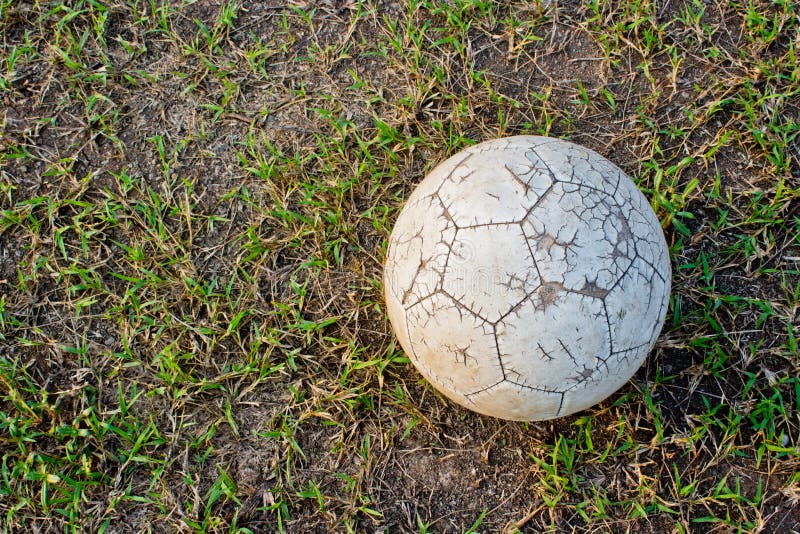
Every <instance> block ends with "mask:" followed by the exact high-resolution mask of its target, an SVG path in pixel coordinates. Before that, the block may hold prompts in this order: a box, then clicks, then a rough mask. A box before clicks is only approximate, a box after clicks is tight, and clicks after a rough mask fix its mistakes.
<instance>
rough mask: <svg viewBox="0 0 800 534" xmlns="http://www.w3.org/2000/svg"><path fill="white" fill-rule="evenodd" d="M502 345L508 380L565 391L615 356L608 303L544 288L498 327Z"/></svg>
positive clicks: (589, 377) (548, 287)
mask: <svg viewBox="0 0 800 534" xmlns="http://www.w3.org/2000/svg"><path fill="white" fill-rule="evenodd" d="M497 345H498V348H499V350H500V360H501V361H502V363H503V371H504V373H505V377H506V379H507V380H510V381H513V382H516V383H519V384H521V385H524V386H530V387H535V388H542V389H554V388H553V386H552V384H562V385H563V386H562V388H560V389H559V391H566V390H567V389H568V388H570V387H571V386H573V385H575V384H578V383H581V382H585V381H587V380H592V379H593V377H594V373H595V370H596V369H597V367H598V361H600V360H602V359H604V358H606V357H607V356H608V355H609V353H610V351H611V344H610V342H609V338H608V324H607V323H606V317H605V313H604V311H603V302H602V301H601V300H599V299H596V298H592V297H588V296H584V295H578V294H575V293H571V292H568V291H564V290H563V289H562V288H560V287H557V286H553V285H548V284H545V285H543V286H542V288H540V289H539V290H537V291H536V292H534V294H533V295H531V298H530V299H528V300H526V301H525V302H523V303H522V304H521V305H520V306H519V307H518V308H516V309H515V310H514V312H513V313H512V314H510V315H509V316H508V317H507V318H505V319H503V320H501V321H500V322H499V323H498V324H497Z"/></svg>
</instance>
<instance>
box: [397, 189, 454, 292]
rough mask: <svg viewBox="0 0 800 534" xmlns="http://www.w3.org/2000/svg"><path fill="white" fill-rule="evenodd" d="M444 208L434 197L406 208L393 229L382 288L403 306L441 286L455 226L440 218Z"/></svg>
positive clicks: (445, 218) (420, 200) (419, 200)
mask: <svg viewBox="0 0 800 534" xmlns="http://www.w3.org/2000/svg"><path fill="white" fill-rule="evenodd" d="M443 210H444V207H443V206H442V204H441V202H440V201H439V199H438V198H437V197H435V196H428V197H423V198H420V199H418V200H416V201H415V202H413V203H411V204H409V205H407V206H406V207H405V208H404V209H403V212H402V213H401V214H400V217H399V218H398V220H397V223H396V225H395V228H403V229H404V231H403V232H402V233H401V234H398V235H397V236H392V241H391V242H390V244H389V250H388V251H387V254H386V263H387V267H388V268H387V269H385V270H384V284H385V286H386V290H387V291H391V292H392V294H393V295H394V296H395V298H396V299H398V300H399V301H400V302H401V303H402V304H403V305H404V306H408V305H411V304H414V303H415V302H417V301H419V300H420V299H422V298H425V297H427V296H429V295H430V294H432V293H433V292H434V291H436V289H437V288H439V287H440V286H441V282H442V275H443V274H444V268H445V264H446V262H447V257H448V255H449V253H450V245H451V242H452V240H453V237H454V236H455V233H456V229H455V225H454V224H453V223H452V221H450V220H449V219H448V218H447V217H443V216H442V213H443Z"/></svg>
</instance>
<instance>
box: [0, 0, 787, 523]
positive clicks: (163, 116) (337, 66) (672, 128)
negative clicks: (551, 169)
mask: <svg viewBox="0 0 800 534" xmlns="http://www.w3.org/2000/svg"><path fill="white" fill-rule="evenodd" d="M0 18H1V20H2V22H0V35H2V41H1V42H2V45H1V46H2V47H1V48H0V97H1V98H2V100H3V105H2V110H0V127H1V128H2V137H0V525H3V528H4V529H7V530H10V531H30V530H37V529H38V530H48V531H49V530H54V531H76V532H77V531H85V530H91V531H101V532H102V531H105V532H128V531H148V530H152V531H193V532H204V531H235V532H272V531H287V532H307V531H319V532H329V531H351V532H365V531H369V532H371V531H383V530H387V529H388V530H387V531H392V532H395V531H401V532H481V531H507V532H517V531H520V532H542V531H551V532H563V531H580V532H609V531H614V532H626V531H627V532H658V533H661V532H758V531H762V532H790V531H792V530H797V529H798V528H800V514H798V511H797V507H796V505H797V501H798V499H800V474H798V466H799V465H800V463H799V461H800V453H799V452H798V451H800V448H799V447H800V443H798V439H800V437H799V436H800V419H798V412H799V410H800V406H799V405H798V403H799V402H800V401H799V400H798V399H800V395H799V393H800V379H798V373H799V372H800V362H799V360H798V348H797V345H798V341H797V338H798V336H799V335H800V328H799V327H798V325H800V321H799V320H798V308H799V307H800V273H799V272H798V269H799V268H800V267H799V266H800V170H798V169H800V138H798V134H799V133H800V126H798V121H800V104H798V103H799V102H800V68H798V54H800V49H799V48H798V47H800V40H799V39H800V11H798V7H797V5H796V3H794V2H792V1H790V0H775V1H766V0H753V1H751V2H747V3H739V2H730V3H715V2H700V1H697V0H687V1H679V2H666V3H664V2H661V3H654V2H649V1H646V0H644V1H639V0H637V1H632V2H608V1H601V0H594V1H591V2H585V3H579V2H559V3H558V4H553V5H549V4H547V3H544V2H542V3H535V2H534V3H527V4H522V3H512V4H509V5H506V4H504V5H498V4H497V3H494V2H482V1H479V0H457V1H453V2H433V1H427V0H417V1H412V2H407V3H400V2H396V3H395V2H357V1H344V2H299V1H296V2H291V3H289V4H288V5H286V6H284V5H283V3H277V4H275V5H271V4H264V3H261V2H241V1H237V0H231V1H229V2H210V1H203V0H198V1H196V2H173V3H165V2H161V1H160V0H154V1H149V2H143V1H139V0H127V1H125V2H123V1H111V2H102V1H95V0H91V1H82V0H77V1H74V2H60V3H59V2H58V1H53V2H40V1H38V0H35V1H32V2H12V1H11V0H0ZM519 133H537V134H546V135H552V136H559V137H563V138H567V139H571V140H573V141H576V142H578V143H582V144H584V145H587V146H589V147H591V148H594V149H596V150H598V151H599V152H600V153H602V154H604V155H606V156H607V157H609V158H610V159H612V160H613V161H614V162H616V163H617V164H618V165H620V166H621V167H622V168H624V169H625V170H626V171H627V172H628V173H629V174H630V175H631V176H633V177H634V178H635V179H636V180H637V183H638V184H639V185H640V187H641V189H642V190H643V191H644V192H645V194H646V195H647V197H648V198H649V199H650V200H651V202H652V205H653V207H654V208H655V210H656V212H657V214H658V216H659V218H660V219H661V221H662V223H663V226H664V229H665V232H666V235H667V240H668V242H669V244H670V248H671V255H672V261H673V267H674V269H673V270H674V279H673V295H672V300H671V307H670V313H669V315H668V320H667V325H666V326H665V329H664V331H663V333H662V336H661V338H660V341H659V343H658V345H657V347H656V349H655V350H654V351H653V353H652V354H651V355H650V357H649V359H648V361H647V363H646V364H645V366H644V367H643V368H642V369H641V371H640V372H639V373H638V374H637V375H636V377H635V378H634V380H632V382H631V383H630V384H629V385H628V386H626V387H625V388H623V389H622V390H621V391H620V392H619V393H617V394H616V395H614V396H613V397H612V398H611V399H609V400H608V401H607V402H604V403H602V404H601V405H599V406H597V407H595V408H593V409H591V410H588V411H585V412H582V413H580V414H577V415H575V416H572V417H568V418H564V419H560V420H556V421H553V422H548V423H542V424H520V423H509V422H502V421H497V420H492V419H488V418H485V417H481V416H478V415H476V414H472V413H468V412H466V411H464V410H462V409H461V408H459V407H457V406H455V405H453V404H451V403H449V402H447V401H445V400H444V399H443V398H441V397H440V396H439V395H438V394H436V392H435V391H434V390H433V389H432V388H431V387H430V386H429V385H428V384H426V383H424V381H423V380H422V379H421V378H420V377H419V375H418V374H417V373H416V372H415V371H414V370H413V368H412V367H411V366H410V364H409V362H408V359H407V358H406V357H405V356H404V355H403V353H402V352H401V350H400V348H399V346H398V345H397V344H396V342H395V340H394V339H393V336H392V335H391V332H390V327H389V324H388V322H387V320H386V317H385V313H384V308H383V302H382V296H381V282H380V279H381V265H382V259H383V254H384V250H385V243H386V239H387V237H388V234H389V231H390V229H391V226H392V223H393V221H394V219H395V217H396V215H397V213H398V210H399V209H400V208H401V207H402V204H403V201H404V199H405V198H407V197H408V195H409V194H410V192H411V190H412V189H413V187H414V185H415V184H416V183H418V182H419V181H420V180H421V178H422V177H423V176H424V174H425V172H426V171H427V170H429V169H430V168H431V167H432V166H433V165H435V164H436V163H438V162H439V161H441V160H443V159H444V158H445V157H446V156H448V155H450V154H452V153H453V152H455V151H457V150H459V149H461V148H463V147H464V146H466V145H468V144H470V143H473V142H477V141H482V140H485V139H489V138H493V137H497V136H503V135H511V134H519Z"/></svg>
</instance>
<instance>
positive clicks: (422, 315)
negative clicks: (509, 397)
mask: <svg viewBox="0 0 800 534" xmlns="http://www.w3.org/2000/svg"><path fill="white" fill-rule="evenodd" d="M407 313H408V322H409V323H410V324H413V325H414V328H413V329H412V330H409V340H410V343H411V348H412V350H413V354H414V357H415V359H416V361H415V363H416V364H417V367H419V368H420V370H421V371H422V372H423V374H425V375H426V376H425V377H426V378H428V379H429V380H431V381H432V382H438V383H439V384H441V385H442V386H444V387H445V388H447V389H448V393H453V392H464V391H474V390H477V389H481V388H484V387H487V386H488V385H491V384H494V383H495V382H497V381H498V380H501V379H502V378H503V373H502V371H501V370H500V361H499V359H498V358H497V347H496V343H495V337H494V328H493V327H492V325H490V324H488V323H487V322H485V321H482V320H481V319H479V318H478V317H476V316H475V315H473V314H471V313H469V312H468V311H466V310H464V309H463V308H461V307H460V306H459V305H458V304H457V303H456V302H454V301H453V300H451V299H450V298H449V297H447V296H445V295H443V294H440V293H437V294H435V295H433V296H432V297H430V298H427V299H425V300H423V301H421V302H419V303H418V304H416V305H414V306H412V307H411V308H409V310H408V312H407ZM420 364H421V365H420ZM449 384H451V385H449ZM461 400H462V401H463V397H461Z"/></svg>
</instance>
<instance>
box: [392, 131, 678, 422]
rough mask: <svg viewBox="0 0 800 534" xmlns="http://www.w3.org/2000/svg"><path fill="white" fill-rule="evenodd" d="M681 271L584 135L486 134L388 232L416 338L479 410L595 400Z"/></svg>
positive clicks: (439, 375)
mask: <svg viewBox="0 0 800 534" xmlns="http://www.w3.org/2000/svg"><path fill="white" fill-rule="evenodd" d="M670 280H671V271H670V263H669V252H668V249H667V244H666V241H665V239H664V234H663V232H662V230H661V226H660V224H659V222H658V219H657V218H656V215H655V214H654V213H653V210H652V209H651V207H650V205H649V204H648V202H647V200H646V199H645V197H644V195H642V193H641V192H640V191H639V190H638V189H637V187H636V185H635V184H634V183H633V181H631V179H630V178H629V177H628V176H627V175H625V173H624V172H622V171H621V170H620V169H619V168H617V167H616V166H615V165H613V164H612V163H611V162H609V161H608V160H606V159H605V158H603V157H602V156H600V155H599V154H597V153H596V152H593V151H591V150H589V149H586V148H584V147H581V146H579V145H576V144H573V143H570V142H567V141H562V140H558V139H552V138H547V137H536V136H516V137H509V138H504V139H497V140H493V141H488V142H485V143H481V144H478V145H474V146H472V147H470V148H467V149H466V150H463V151H462V152H460V153H458V154H456V155H455V156H453V157H451V158H450V159H448V160H446V161H445V162H443V163H441V164H440V165H439V166H437V167H436V168H435V169H434V170H433V171H431V172H430V174H428V176H427V177H426V178H425V179H424V180H423V181H422V182H421V183H420V184H419V186H418V187H417V188H416V190H415V191H414V192H413V193H412V195H411V197H410V198H409V199H408V202H407V203H406V205H405V207H404V208H403V210H402V212H401V213H400V215H399V217H398V219H397V222H396V224H395V226H394V229H393V231H392V234H391V237H390V239H389V248H388V251H387V258H386V266H385V270H384V287H385V297H386V304H387V310H388V314H389V319H390V321H391V323H392V326H393V328H394V331H395V334H396V335H397V338H398V339H399V341H400V344H401V345H402V347H403V349H404V351H405V352H406V354H407V355H408V357H409V358H410V359H411V361H412V362H413V364H414V365H415V366H416V368H417V369H418V370H419V371H420V373H422V375H423V376H424V377H425V378H426V379H427V380H428V381H429V382H430V383H431V384H432V385H433V386H434V387H435V388H436V389H438V390H439V391H440V392H441V393H443V394H444V395H445V396H447V397H448V398H450V399H451V400H453V401H455V402H457V403H458V404H460V405H462V406H464V407H466V408H469V409H471V410H474V411H476V412H479V413H482V414H486V415H491V416H494V417H500V418H503V419H512V420H544V419H552V418H556V417H561V416H565V415H569V414H572V413H575V412H577V411H580V410H583V409H585V408H588V407H590V406H592V405H594V404H596V403H598V402H600V401H602V400H603V399H605V398H606V397H608V396H609V395H611V394H612V393H613V392H615V391H616V390H617V389H619V388H620V387H621V386H622V385H623V384H625V383H626V382H627V381H628V380H629V379H630V378H631V376H633V374H634V373H635V372H636V370H637V369H638V368H639V366H640V365H641V364H642V362H643V360H644V358H645V357H646V356H647V354H648V353H649V352H650V350H651V349H652V347H653V345H654V343H655V341H656V338H657V337H658V334H659V332H660V330H661V326H662V325H663V322H664V317H665V315H666V311H667V304H668V299H669V293H670Z"/></svg>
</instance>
